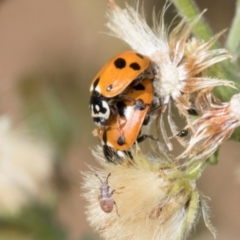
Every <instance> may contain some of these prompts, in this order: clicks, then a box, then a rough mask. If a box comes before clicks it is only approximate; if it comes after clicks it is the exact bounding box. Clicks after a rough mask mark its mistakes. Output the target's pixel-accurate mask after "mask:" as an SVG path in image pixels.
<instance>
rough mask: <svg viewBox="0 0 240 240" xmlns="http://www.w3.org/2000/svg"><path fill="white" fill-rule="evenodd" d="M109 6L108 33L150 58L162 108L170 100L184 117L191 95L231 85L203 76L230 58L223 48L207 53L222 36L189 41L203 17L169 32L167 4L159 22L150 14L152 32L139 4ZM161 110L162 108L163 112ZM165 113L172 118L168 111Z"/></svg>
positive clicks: (174, 128)
mask: <svg viewBox="0 0 240 240" xmlns="http://www.w3.org/2000/svg"><path fill="white" fill-rule="evenodd" d="M109 5H110V9H109V11H108V14H107V17H108V23H107V27H108V28H109V29H110V30H111V32H110V34H111V35H113V36H115V37H117V38H119V39H121V40H123V41H124V42H126V43H127V44H128V45H129V46H130V47H131V48H132V49H133V50H135V51H137V52H139V53H141V54H143V55H146V56H148V57H149V58H150V59H151V61H152V64H153V65H154V67H155V69H156V72H157V73H156V75H155V78H154V82H153V83H154V89H155V95H156V96H157V97H158V99H159V100H158V101H160V104H161V105H162V106H164V105H165V106H167V105H168V103H169V102H171V101H173V103H174V105H175V106H176V107H177V108H178V110H179V113H180V114H181V115H184V116H185V117H186V118H187V115H188V113H187V110H188V109H189V108H190V102H189V99H190V97H191V94H194V93H195V92H197V91H201V90H205V89H206V88H213V87H216V86H220V85H224V86H229V87H233V86H234V85H233V82H231V81H228V80H223V79H215V78H211V77H209V76H205V75H203V74H202V73H203V72H204V71H205V70H206V69H208V68H209V67H211V66H212V65H214V64H216V63H218V62H221V61H223V60H226V59H229V58H231V56H230V55H229V54H228V52H227V50H225V49H222V48H219V49H214V50H209V49H210V47H211V46H212V45H213V44H214V43H215V42H216V40H217V39H218V38H219V36H220V35H221V34H222V33H219V34H217V35H216V36H215V37H213V38H212V39H210V40H209V41H208V42H205V43H204V42H201V41H197V40H196V39H193V40H192V41H193V42H194V43H197V44H193V43H192V42H191V40H189V39H190V34H191V32H192V28H193V27H194V25H195V24H196V23H197V22H198V20H199V19H200V17H201V15H202V14H201V15H199V16H198V17H196V18H195V19H193V21H192V22H191V23H189V24H187V23H186V21H185V20H184V19H183V20H182V21H181V22H180V23H179V24H178V25H177V26H176V27H175V28H173V30H172V31H171V32H170V33H168V32H167V30H166V27H165V25H164V13H165V11H166V9H167V7H168V6H167V5H166V6H165V8H164V9H163V12H162V15H161V16H160V18H159V19H157V17H156V15H155V13H153V29H151V28H150V27H149V26H148V25H147V23H146V20H145V17H144V14H143V13H142V14H140V13H139V3H137V6H136V9H134V8H133V7H131V6H129V5H128V4H126V8H125V9H121V8H120V7H118V6H117V5H116V4H115V2H114V1H113V0H110V1H109ZM190 45H191V47H193V49H191V48H190V47H189V46H190ZM186 96H188V98H186ZM164 109H165V108H164V107H162V110H164ZM168 114H169V115H171V111H169V113H168ZM160 121H162V118H161V119H160ZM169 124H170V125H172V126H170V129H171V131H172V133H173V135H176V134H177V131H178V130H177V127H176V126H175V123H174V121H171V119H170V121H169ZM160 128H161V131H162V134H163V138H164V140H165V142H166V143H167V145H168V148H169V149H170V150H172V146H171V143H170V142H169V140H168V137H167V136H166V133H165V130H164V125H163V123H160Z"/></svg>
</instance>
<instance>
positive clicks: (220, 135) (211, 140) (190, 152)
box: [178, 94, 240, 160]
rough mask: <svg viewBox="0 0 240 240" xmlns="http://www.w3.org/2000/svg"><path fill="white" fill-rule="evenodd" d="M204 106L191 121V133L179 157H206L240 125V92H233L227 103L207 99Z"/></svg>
mask: <svg viewBox="0 0 240 240" xmlns="http://www.w3.org/2000/svg"><path fill="white" fill-rule="evenodd" d="M205 107H207V108H205V109H203V115H202V116H201V117H199V118H197V119H196V120H195V121H193V122H192V124H191V128H190V129H191V130H192V131H193V135H192V137H191V139H190V141H189V143H188V147H187V148H186V149H185V151H184V152H183V153H182V154H181V155H180V156H179V157H178V158H179V159H180V158H186V157H188V158H190V159H193V160H204V159H207V158H208V157H210V156H211V155H212V154H213V153H214V152H215V151H216V150H217V149H218V147H219V146H220V145H221V144H222V143H223V142H224V141H225V140H226V139H228V138H229V137H230V136H231V135H232V133H233V131H234V130H235V129H236V128H237V127H239V126H240V94H235V95H234V96H233V97H232V98H231V100H230V102H229V103H222V102H220V101H218V103H212V102H211V101H210V99H208V104H205Z"/></svg>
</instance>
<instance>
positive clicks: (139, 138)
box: [137, 134, 159, 143]
mask: <svg viewBox="0 0 240 240" xmlns="http://www.w3.org/2000/svg"><path fill="white" fill-rule="evenodd" d="M146 138H151V139H152V140H155V141H158V140H159V139H158V138H155V137H153V136H152V135H147V134H143V135H141V136H139V137H138V138H137V142H138V143H140V142H142V141H144V140H145V139H146Z"/></svg>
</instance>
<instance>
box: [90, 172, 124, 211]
mask: <svg viewBox="0 0 240 240" xmlns="http://www.w3.org/2000/svg"><path fill="white" fill-rule="evenodd" d="M110 175H111V173H109V174H108V176H107V178H106V181H105V182H103V181H102V179H101V178H100V177H99V176H98V175H97V174H95V176H96V177H97V178H98V179H99V180H100V181H101V183H102V185H101V187H100V195H99V196H98V199H99V203H100V207H101V209H102V210H103V211H104V212H105V213H110V212H112V210H113V207H114V205H115V206H116V213H117V215H118V216H119V214H118V209H117V204H116V202H115V201H114V200H113V199H112V195H113V194H114V192H115V191H116V190H115V189H114V190H112V191H111V189H110V187H109V185H108V178H109V177H110Z"/></svg>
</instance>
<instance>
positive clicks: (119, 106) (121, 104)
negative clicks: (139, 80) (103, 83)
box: [116, 101, 126, 117]
mask: <svg viewBox="0 0 240 240" xmlns="http://www.w3.org/2000/svg"><path fill="white" fill-rule="evenodd" d="M116 107H117V112H118V114H119V115H120V116H121V117H125V115H124V113H125V109H126V104H125V103H124V102H121V101H119V102H117V104H116Z"/></svg>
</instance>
